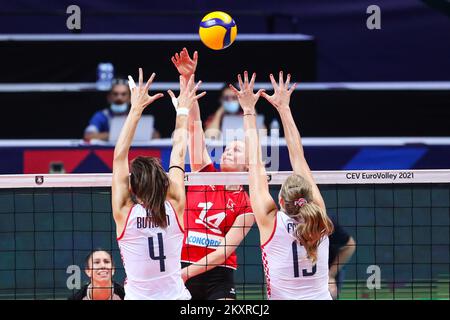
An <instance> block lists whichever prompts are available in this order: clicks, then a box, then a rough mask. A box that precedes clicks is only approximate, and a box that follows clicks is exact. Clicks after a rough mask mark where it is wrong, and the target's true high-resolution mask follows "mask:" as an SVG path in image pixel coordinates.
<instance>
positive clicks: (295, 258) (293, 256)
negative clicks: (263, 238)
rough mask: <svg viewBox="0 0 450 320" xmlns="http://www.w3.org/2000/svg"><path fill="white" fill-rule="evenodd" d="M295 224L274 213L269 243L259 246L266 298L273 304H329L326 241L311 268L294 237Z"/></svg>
mask: <svg viewBox="0 0 450 320" xmlns="http://www.w3.org/2000/svg"><path fill="white" fill-rule="evenodd" d="M296 224H297V222H296V221H295V220H293V219H291V218H290V217H289V216H288V215H287V214H285V213H284V212H282V211H278V213H277V216H276V219H275V225H274V229H273V232H272V235H271V237H270V239H269V240H268V241H267V242H266V243H265V244H263V245H261V249H262V250H261V251H262V260H263V267H264V272H265V274H266V285H267V297H268V298H269V299H273V300H331V299H332V298H331V295H330V293H329V291H328V245H329V242H328V237H324V238H323V239H322V241H321V243H320V245H319V247H318V250H317V261H316V263H315V264H314V265H313V264H312V262H311V260H309V259H308V258H307V253H306V250H305V248H304V247H303V246H301V245H300V244H299V243H298V241H297V240H296V238H295V237H294V231H295V226H296Z"/></svg>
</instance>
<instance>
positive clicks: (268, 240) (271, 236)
mask: <svg viewBox="0 0 450 320" xmlns="http://www.w3.org/2000/svg"><path fill="white" fill-rule="evenodd" d="M277 220H278V213H277V214H276V215H275V223H274V224H273V230H272V234H271V235H270V237H269V239H267V241H266V242H264V243H263V244H262V245H261V248H262V249H264V247H265V246H266V245H267V244H268V243H269V242H270V241H271V240H272V238H273V236H274V234H275V230H277Z"/></svg>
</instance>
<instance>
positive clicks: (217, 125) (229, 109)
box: [205, 85, 243, 139]
mask: <svg viewBox="0 0 450 320" xmlns="http://www.w3.org/2000/svg"><path fill="white" fill-rule="evenodd" d="M219 101H220V107H219V108H218V109H217V110H216V112H214V114H213V115H211V116H210V117H209V118H208V119H207V120H206V122H205V137H206V138H207V139H220V138H221V136H222V129H226V128H222V123H223V119H224V117H226V116H227V115H242V110H241V108H240V106H239V101H238V98H237V96H236V95H235V94H234V92H233V91H232V90H231V89H230V88H229V87H228V85H225V86H224V87H223V88H222V93H221V95H220V100H219ZM241 121H242V119H241ZM242 128H243V123H242Z"/></svg>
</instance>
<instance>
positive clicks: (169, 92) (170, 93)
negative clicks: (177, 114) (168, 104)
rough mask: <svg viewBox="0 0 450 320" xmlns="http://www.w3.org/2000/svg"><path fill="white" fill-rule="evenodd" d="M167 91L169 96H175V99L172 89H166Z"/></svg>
mask: <svg viewBox="0 0 450 320" xmlns="http://www.w3.org/2000/svg"><path fill="white" fill-rule="evenodd" d="M167 93H168V94H169V96H170V97H171V98H172V99H173V98H175V99H176V97H175V93H173V91H172V90H170V89H169V90H167Z"/></svg>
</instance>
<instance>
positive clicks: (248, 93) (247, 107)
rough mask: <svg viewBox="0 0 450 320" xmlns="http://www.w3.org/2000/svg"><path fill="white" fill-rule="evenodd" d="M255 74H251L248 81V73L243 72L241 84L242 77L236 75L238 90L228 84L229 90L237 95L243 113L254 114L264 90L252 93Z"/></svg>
mask: <svg viewBox="0 0 450 320" xmlns="http://www.w3.org/2000/svg"><path fill="white" fill-rule="evenodd" d="M255 79H256V73H253V75H252V78H251V79H250V81H248V72H247V71H244V82H242V77H241V75H240V74H238V82H239V89H240V90H238V89H236V88H235V87H234V86H233V85H231V84H230V89H231V90H233V92H234V93H235V94H236V95H237V97H238V99H239V104H240V105H241V108H242V110H243V111H244V114H245V113H254V112H255V105H256V102H257V101H258V99H259V97H260V96H261V94H262V93H263V92H264V89H260V90H258V92H256V93H253V87H254V86H255Z"/></svg>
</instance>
